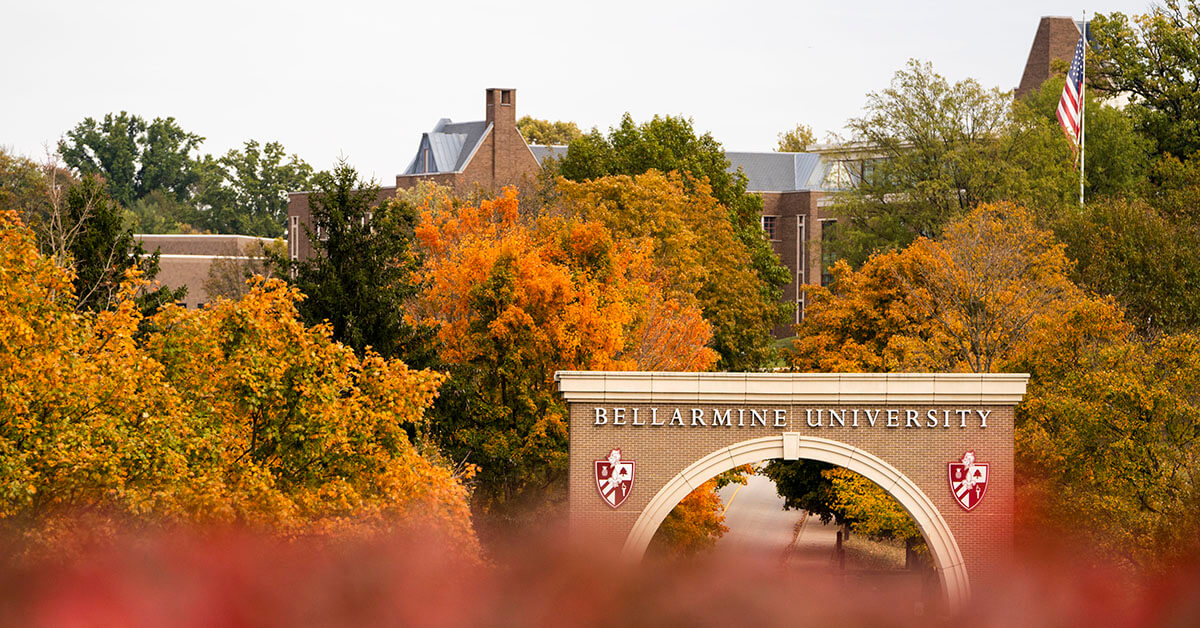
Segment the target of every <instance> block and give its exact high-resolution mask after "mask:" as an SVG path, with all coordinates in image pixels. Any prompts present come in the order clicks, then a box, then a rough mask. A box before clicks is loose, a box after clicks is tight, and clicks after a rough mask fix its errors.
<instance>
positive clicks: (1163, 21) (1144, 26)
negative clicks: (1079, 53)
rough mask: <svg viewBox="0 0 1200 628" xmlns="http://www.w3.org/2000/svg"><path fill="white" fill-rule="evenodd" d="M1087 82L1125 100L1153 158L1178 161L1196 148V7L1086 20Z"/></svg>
mask: <svg viewBox="0 0 1200 628" xmlns="http://www.w3.org/2000/svg"><path fill="white" fill-rule="evenodd" d="M1089 30H1090V31H1091V36H1092V44H1091V56H1090V57H1089V59H1088V61H1089V68H1088V81H1089V82H1090V83H1091V84H1092V85H1093V86H1094V87H1095V88H1096V89H1099V90H1102V91H1104V92H1105V93H1108V94H1113V95H1115V94H1128V95H1130V104H1129V109H1130V112H1131V113H1132V115H1133V117H1134V120H1135V121H1136V123H1137V126H1138V129H1139V130H1140V131H1142V132H1143V133H1145V134H1146V136H1147V137H1149V138H1151V139H1152V140H1153V141H1154V143H1155V150H1156V152H1158V153H1170V154H1172V155H1175V156H1177V157H1180V158H1186V157H1190V156H1191V155H1192V154H1194V153H1195V152H1196V151H1197V149H1200V89H1198V88H1197V81H1200V6H1197V4H1196V3H1195V2H1194V1H1190V0H1185V1H1184V2H1180V1H1179V0H1165V1H1164V2H1163V3H1162V4H1158V5H1155V6H1153V7H1152V8H1151V10H1150V12H1149V13H1146V14H1142V15H1135V16H1133V17H1129V16H1126V15H1125V14H1123V13H1119V12H1116V13H1111V14H1108V15H1104V14H1099V15H1096V17H1095V19H1093V20H1092V22H1091V25H1090V28H1089Z"/></svg>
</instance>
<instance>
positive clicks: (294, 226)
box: [288, 216, 300, 261]
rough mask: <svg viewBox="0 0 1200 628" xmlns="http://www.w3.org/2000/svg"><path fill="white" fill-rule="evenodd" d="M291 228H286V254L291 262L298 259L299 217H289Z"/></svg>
mask: <svg viewBox="0 0 1200 628" xmlns="http://www.w3.org/2000/svg"><path fill="white" fill-rule="evenodd" d="M290 218H291V221H292V222H291V227H289V228H288V254H289V255H290V256H291V258H292V261H296V260H298V259H300V217H299V216H291V217H290Z"/></svg>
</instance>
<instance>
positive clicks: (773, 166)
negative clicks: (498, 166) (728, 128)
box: [529, 144, 828, 192]
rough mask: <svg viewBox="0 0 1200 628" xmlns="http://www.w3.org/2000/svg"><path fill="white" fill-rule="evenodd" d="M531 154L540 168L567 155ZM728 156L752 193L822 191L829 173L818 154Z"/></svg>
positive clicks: (536, 148) (537, 148)
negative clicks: (740, 170) (554, 158)
mask: <svg viewBox="0 0 1200 628" xmlns="http://www.w3.org/2000/svg"><path fill="white" fill-rule="evenodd" d="M529 150H531V151H533V156H534V157H536V158H537V160H538V163H539V164H545V162H546V159H547V158H549V157H556V158H561V157H565V156H566V154H567V147H566V146H561V145H554V146H542V145H539V144H530V145H529ZM725 156H726V157H728V158H729V162H730V167H729V171H730V172H734V171H736V170H737V169H738V168H741V169H742V172H743V173H745V174H746V178H747V179H749V184H748V185H747V186H746V187H747V189H748V190H749V191H751V192H795V191H797V190H820V189H822V187H821V186H822V182H823V181H824V180H825V174H826V170H828V167H827V165H826V163H825V161H824V160H822V158H821V155H819V154H817V153H775V152H762V153H751V152H726V153H725Z"/></svg>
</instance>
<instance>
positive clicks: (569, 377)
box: [554, 371, 1029, 405]
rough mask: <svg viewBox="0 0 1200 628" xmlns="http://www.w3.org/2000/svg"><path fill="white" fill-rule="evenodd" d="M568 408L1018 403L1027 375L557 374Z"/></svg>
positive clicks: (559, 388) (1023, 391)
mask: <svg viewBox="0 0 1200 628" xmlns="http://www.w3.org/2000/svg"><path fill="white" fill-rule="evenodd" d="M554 379H555V381H557V382H558V390H559V392H560V393H562V396H563V398H565V399H566V400H567V401H568V402H584V403H613V402H635V401H636V402H643V403H658V402H691V403H698V404H740V403H759V404H767V405H790V404H797V403H803V404H813V405H844V404H882V403H890V404H906V405H927V404H951V403H952V404H978V405H1015V404H1018V403H1020V402H1021V399H1022V398H1023V397H1024V396H1025V386H1026V384H1027V383H1028V382H1029V375H1028V374H1026V373H673V372H641V371H559V372H557V373H555V374H554Z"/></svg>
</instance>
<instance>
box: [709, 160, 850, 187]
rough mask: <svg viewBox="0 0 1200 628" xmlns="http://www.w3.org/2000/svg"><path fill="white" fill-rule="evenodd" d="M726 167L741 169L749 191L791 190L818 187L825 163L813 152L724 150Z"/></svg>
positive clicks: (823, 173) (822, 176)
mask: <svg viewBox="0 0 1200 628" xmlns="http://www.w3.org/2000/svg"><path fill="white" fill-rule="evenodd" d="M725 156H726V157H727V158H729V164H730V165H729V171H730V172H733V171H735V170H737V169H738V168H741V169H742V172H743V173H745V175H746V178H747V179H749V184H748V185H747V186H746V189H747V190H749V191H751V192H794V191H797V190H819V189H821V183H822V181H824V179H825V170H826V168H825V163H824V162H823V161H822V159H821V156H820V155H818V154H817V153H775V152H763V153H743V152H726V153H725Z"/></svg>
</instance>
